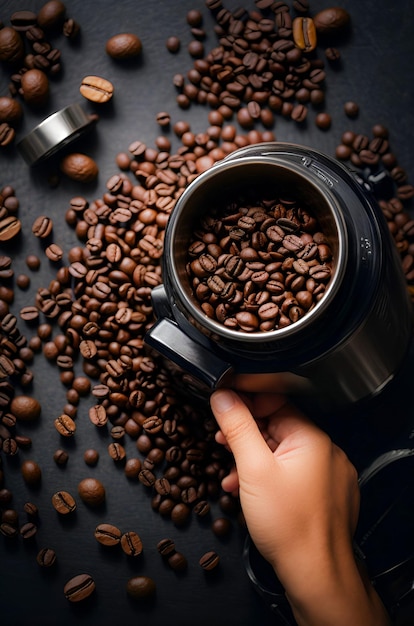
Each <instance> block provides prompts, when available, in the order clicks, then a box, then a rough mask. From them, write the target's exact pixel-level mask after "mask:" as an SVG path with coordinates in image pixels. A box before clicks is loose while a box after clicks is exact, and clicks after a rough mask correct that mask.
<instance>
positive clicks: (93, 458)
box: [83, 448, 99, 467]
mask: <svg viewBox="0 0 414 626" xmlns="http://www.w3.org/2000/svg"><path fill="white" fill-rule="evenodd" d="M83 460H84V461H85V463H86V465H89V466H91V467H93V466H95V465H96V464H97V463H98V461H99V452H98V451H97V450H94V449H93V448H88V449H87V450H85V452H84V453H83Z"/></svg>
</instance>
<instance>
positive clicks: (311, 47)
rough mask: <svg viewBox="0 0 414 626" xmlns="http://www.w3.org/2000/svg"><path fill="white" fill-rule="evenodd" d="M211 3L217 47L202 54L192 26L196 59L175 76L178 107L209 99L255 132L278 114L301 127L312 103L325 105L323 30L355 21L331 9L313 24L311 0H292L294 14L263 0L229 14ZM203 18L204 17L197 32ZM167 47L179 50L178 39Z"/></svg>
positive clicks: (332, 55)
mask: <svg viewBox="0 0 414 626" xmlns="http://www.w3.org/2000/svg"><path fill="white" fill-rule="evenodd" d="M205 4H206V6H207V8H208V9H209V10H210V12H211V14H212V15H213V16H214V19H215V21H216V24H215V32H216V35H217V37H218V45H217V46H216V47H215V48H213V49H212V50H211V51H210V52H209V53H208V54H204V45H203V43H202V41H200V39H199V30H197V31H196V32H195V33H194V31H193V30H192V32H193V35H194V40H193V41H192V42H191V43H190V44H189V48H188V51H189V53H190V55H191V56H192V57H194V58H195V60H194V64H193V67H192V69H190V70H189V71H188V72H187V74H186V75H185V76H184V75H183V74H177V75H176V76H174V81H173V82H174V85H175V87H176V88H177V90H178V92H179V93H178V95H177V98H176V100H177V103H178V105H179V106H180V107H182V108H183V109H188V108H189V107H190V106H191V105H192V104H193V103H198V104H207V105H208V106H210V107H211V108H212V109H219V110H220V109H221V110H225V111H227V112H228V114H229V116H231V115H232V114H233V113H235V114H236V115H237V121H238V123H239V124H240V126H241V127H242V128H245V129H249V128H252V127H254V126H255V125H256V124H257V123H261V124H262V125H263V126H265V127H266V128H271V127H272V126H273V124H274V115H275V114H280V115H283V116H284V117H286V118H289V119H292V120H294V121H295V122H297V123H299V124H301V123H303V122H304V121H305V120H306V119H307V117H308V111H309V106H313V107H320V106H321V105H323V104H324V102H325V79H326V72H325V64H324V61H323V59H321V58H318V57H317V55H316V54H315V49H316V48H317V45H318V31H319V33H320V34H321V35H323V34H325V31H326V29H327V28H329V29H330V31H331V34H332V33H334V32H335V31H336V30H337V31H338V32H339V31H340V30H343V29H344V27H345V26H346V25H347V24H348V22H349V20H350V17H349V14H348V13H347V12H346V11H345V10H343V9H340V8H333V9H330V13H329V16H328V15H326V14H325V13H324V12H321V13H320V14H317V15H316V16H315V18H316V22H314V20H313V19H312V17H311V15H310V14H309V3H308V2H306V1H304V2H294V3H293V12H292V11H291V8H290V7H289V5H288V4H287V3H285V2H270V1H265V0H264V1H262V2H260V1H256V3H255V5H256V10H253V11H247V10H246V9H244V8H239V9H236V10H234V11H230V10H229V9H226V8H225V7H224V5H223V3H222V2H221V1H217V0H206V3H205ZM189 23H190V22H189ZM201 23H202V16H201V15H199V16H198V20H197V27H198V29H199V27H200V26H201ZM201 32H202V31H201ZM167 47H168V46H167ZM169 47H170V48H171V51H172V52H176V51H177V49H178V46H177V44H176V42H175V41H174V42H170V43H169ZM327 56H328V57H329V58H331V59H332V58H333V59H334V60H336V59H337V58H339V53H338V52H337V51H336V50H335V51H332V49H330V51H329V52H328V54H327ZM320 115H322V116H323V117H318V118H317V119H316V120H315V123H316V124H317V126H319V127H321V128H325V129H326V128H328V127H329V126H330V118H329V116H328V117H327V114H324V113H322V114H320ZM328 120H329V123H327V121H328Z"/></svg>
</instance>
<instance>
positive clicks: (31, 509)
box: [23, 502, 39, 517]
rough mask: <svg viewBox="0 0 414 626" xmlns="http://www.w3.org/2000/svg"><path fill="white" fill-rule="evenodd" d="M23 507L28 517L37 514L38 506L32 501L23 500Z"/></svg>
mask: <svg viewBox="0 0 414 626" xmlns="http://www.w3.org/2000/svg"><path fill="white" fill-rule="evenodd" d="M23 509H24V512H25V513H27V515H28V516H29V517H37V516H38V515H39V511H38V508H37V506H36V505H35V504H34V503H33V502H25V504H24V507H23Z"/></svg>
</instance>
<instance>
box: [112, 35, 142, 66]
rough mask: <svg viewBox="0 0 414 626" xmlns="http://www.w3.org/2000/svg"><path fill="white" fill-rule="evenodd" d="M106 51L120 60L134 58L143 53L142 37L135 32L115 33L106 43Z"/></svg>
mask: <svg viewBox="0 0 414 626" xmlns="http://www.w3.org/2000/svg"><path fill="white" fill-rule="evenodd" d="M105 50H106V53H107V54H108V55H109V56H110V57H112V58H113V59H116V60H118V61H123V60H127V59H134V58H136V57H139V56H140V55H141V51H142V42H141V39H140V38H139V37H138V36H137V35H135V34H133V33H120V34H118V35H114V36H113V37H111V38H110V39H108V41H107V42H106V45H105Z"/></svg>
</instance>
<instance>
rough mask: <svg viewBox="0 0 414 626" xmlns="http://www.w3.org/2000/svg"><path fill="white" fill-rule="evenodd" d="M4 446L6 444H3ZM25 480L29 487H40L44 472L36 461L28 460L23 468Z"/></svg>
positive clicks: (23, 464) (24, 462)
mask: <svg viewBox="0 0 414 626" xmlns="http://www.w3.org/2000/svg"><path fill="white" fill-rule="evenodd" d="M3 445H4V444H3ZM21 472H22V476H23V480H24V482H25V483H26V484H27V485H31V486H34V485H38V484H39V483H40V481H41V478H42V470H41V469H40V466H39V464H38V463H36V461H31V460H28V459H26V460H25V461H23V463H22V466H21Z"/></svg>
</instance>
